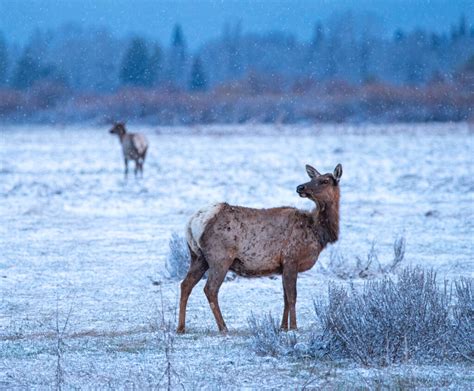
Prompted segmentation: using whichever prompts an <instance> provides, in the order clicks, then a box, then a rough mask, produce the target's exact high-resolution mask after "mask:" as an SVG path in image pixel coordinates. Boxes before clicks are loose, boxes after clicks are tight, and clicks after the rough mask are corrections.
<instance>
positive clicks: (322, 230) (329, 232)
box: [311, 196, 339, 248]
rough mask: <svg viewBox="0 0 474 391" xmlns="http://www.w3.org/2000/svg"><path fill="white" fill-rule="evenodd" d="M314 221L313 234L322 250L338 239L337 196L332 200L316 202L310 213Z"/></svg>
mask: <svg viewBox="0 0 474 391" xmlns="http://www.w3.org/2000/svg"><path fill="white" fill-rule="evenodd" d="M311 214H312V216H313V221H314V223H313V224H314V225H313V226H314V232H315V234H316V235H317V237H318V238H319V242H320V243H321V246H322V247H323V248H324V247H325V246H326V245H327V244H328V243H333V242H335V241H337V239H338V238H339V196H337V197H335V198H334V199H332V200H325V201H322V200H321V201H318V205H317V207H316V208H315V209H314V210H313V212H312V213H311Z"/></svg>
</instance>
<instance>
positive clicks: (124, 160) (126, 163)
mask: <svg viewBox="0 0 474 391" xmlns="http://www.w3.org/2000/svg"><path fill="white" fill-rule="evenodd" d="M123 162H124V164H125V171H124V176H125V179H127V177H128V159H127V158H125V159H123Z"/></svg>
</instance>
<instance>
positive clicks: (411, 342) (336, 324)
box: [315, 267, 473, 366]
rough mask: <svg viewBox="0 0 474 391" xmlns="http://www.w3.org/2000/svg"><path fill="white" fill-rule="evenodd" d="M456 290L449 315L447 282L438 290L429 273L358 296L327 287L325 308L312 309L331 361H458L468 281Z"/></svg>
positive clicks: (414, 272)
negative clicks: (314, 311)
mask: <svg viewBox="0 0 474 391" xmlns="http://www.w3.org/2000/svg"><path fill="white" fill-rule="evenodd" d="M456 284H457V286H458V290H456V292H457V303H458V304H457V307H455V308H457V309H455V310H454V313H452V306H451V304H452V303H451V301H452V300H451V299H452V296H451V293H450V291H449V289H448V287H449V286H448V284H447V282H445V283H444V284H443V285H442V286H441V287H440V286H439V285H438V283H437V278H436V273H435V272H434V271H432V270H430V271H425V270H423V269H421V268H419V267H416V268H405V269H403V270H402V271H401V273H400V274H399V276H398V279H397V280H396V281H394V280H393V279H391V278H389V277H385V278H384V279H382V280H379V281H367V282H365V283H364V287H363V289H362V290H361V291H359V290H356V289H355V288H352V289H350V290H348V289H346V288H344V287H341V286H335V285H331V286H330V287H329V302H328V304H327V305H324V304H321V303H315V310H316V313H317V315H318V317H319V319H320V320H321V322H322V325H323V329H324V338H325V339H326V340H327V343H328V346H329V350H330V352H331V355H335V356H340V355H342V356H346V357H349V358H352V359H354V360H355V361H357V362H359V363H361V364H363V365H381V366H385V365H390V364H392V363H400V362H409V361H412V362H435V361H441V360H446V359H453V360H456V359H459V358H462V356H463V355H461V354H460V353H459V352H458V350H464V349H465V348H467V347H468V346H469V343H468V342H467V343H466V342H463V341H465V340H464V338H466V339H467V340H469V338H470V339H471V341H472V338H473V334H472V312H470V311H472V290H471V287H472V281H471V282H469V283H467V282H464V283H463V282H456ZM468 287H469V288H468ZM469 308H471V310H469ZM456 347H457V348H456ZM471 348H472V344H471ZM471 353H472V352H471ZM469 354H470V353H469V352H465V353H464V355H469Z"/></svg>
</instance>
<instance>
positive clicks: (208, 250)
mask: <svg viewBox="0 0 474 391" xmlns="http://www.w3.org/2000/svg"><path fill="white" fill-rule="evenodd" d="M306 170H307V172H308V175H309V176H310V177H311V181H310V182H308V183H305V184H303V185H300V186H298V187H297V192H298V194H299V195H300V196H301V197H307V198H309V199H311V200H312V201H314V202H315V203H316V208H315V209H314V210H313V211H312V212H307V211H302V210H299V209H296V208H290V207H281V208H272V209H251V208H244V207H240V206H231V205H228V204H226V203H223V204H217V205H214V206H213V207H212V208H210V209H207V210H201V211H199V212H197V213H196V214H195V215H194V216H193V217H192V218H191V220H190V222H189V224H188V228H187V229H188V232H187V239H188V244H189V248H190V251H191V265H190V268H189V271H188V274H187V276H186V278H185V279H184V280H183V282H182V284H181V300H180V313H179V324H178V329H177V331H178V332H180V333H183V332H184V331H185V317H186V304H187V301H188V297H189V295H190V294H191V291H192V289H193V287H194V286H195V285H196V284H197V282H198V281H199V280H200V279H201V277H202V276H203V274H204V273H205V272H206V270H208V269H209V274H208V279H207V282H206V285H205V287H204V292H205V294H206V296H207V299H208V301H209V304H210V306H211V309H212V312H213V313H214V316H215V318H216V322H217V326H218V327H219V330H220V331H221V332H226V331H227V327H226V325H225V322H224V319H223V317H222V314H221V311H220V308H219V303H218V297H217V296H218V291H219V288H220V286H221V284H222V282H223V281H224V278H225V275H226V273H227V271H228V270H233V271H234V272H236V273H237V274H239V275H241V276H250V277H252V276H255V277H256V276H265V275H271V274H281V275H282V281H283V292H284V303H285V306H284V310H283V318H282V322H281V328H282V329H285V330H286V329H288V318H289V326H290V328H291V329H296V309H295V304H296V280H297V275H298V273H300V272H303V271H306V270H309V269H310V268H311V267H313V265H314V264H315V263H316V260H317V259H318V256H319V254H320V252H321V251H322V250H323V249H324V248H325V247H326V245H327V244H328V243H332V242H335V241H336V240H337V239H338V234H339V196H340V190H339V179H340V177H341V175H342V167H341V166H340V165H338V166H337V167H336V169H335V170H334V173H333V174H324V175H321V174H319V172H317V170H316V169H314V168H313V167H311V166H306Z"/></svg>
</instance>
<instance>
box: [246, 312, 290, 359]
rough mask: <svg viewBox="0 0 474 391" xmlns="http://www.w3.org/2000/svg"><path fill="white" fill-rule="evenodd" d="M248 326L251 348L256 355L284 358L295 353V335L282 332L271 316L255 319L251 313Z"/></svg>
mask: <svg viewBox="0 0 474 391" xmlns="http://www.w3.org/2000/svg"><path fill="white" fill-rule="evenodd" d="M248 325H249V329H250V333H251V346H252V348H253V349H254V350H255V351H256V352H257V353H258V354H261V355H267V356H286V355H290V354H294V353H295V352H296V349H297V345H298V341H297V337H296V334H295V333H293V332H283V331H282V330H281V329H280V326H279V325H278V322H277V320H276V319H275V318H274V317H273V316H272V315H271V314H267V315H265V316H263V317H260V318H257V317H256V316H255V315H254V314H253V313H252V315H251V316H250V317H249V318H248ZM295 347H296V349H295Z"/></svg>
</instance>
